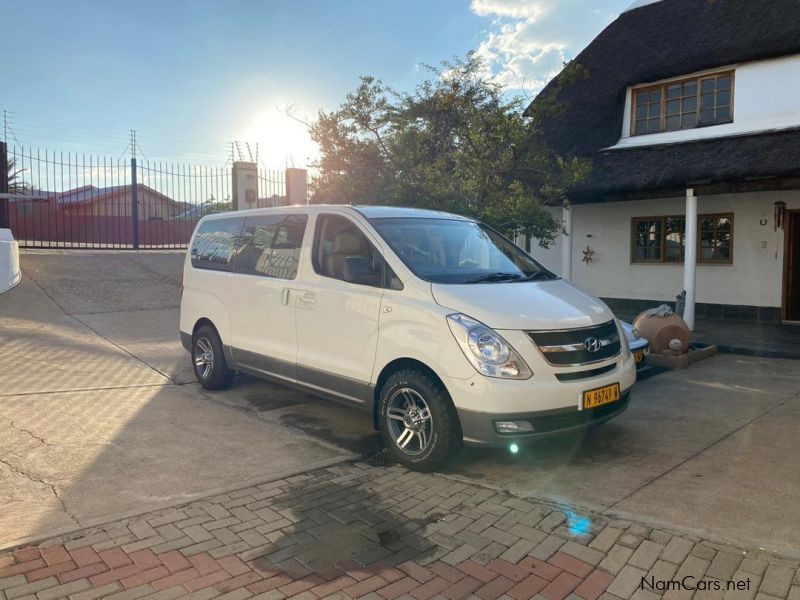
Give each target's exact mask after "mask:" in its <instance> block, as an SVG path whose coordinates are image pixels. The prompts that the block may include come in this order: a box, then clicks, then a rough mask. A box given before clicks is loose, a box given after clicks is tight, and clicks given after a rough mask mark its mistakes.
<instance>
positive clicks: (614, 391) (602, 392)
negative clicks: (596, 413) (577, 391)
mask: <svg viewBox="0 0 800 600" xmlns="http://www.w3.org/2000/svg"><path fill="white" fill-rule="evenodd" d="M617 400H619V384H618V383H612V384H611V385H606V386H603V387H601V388H597V389H595V390H587V391H585V392H583V408H594V407H596V406H601V405H603V404H608V403H609V402H615V401H617Z"/></svg>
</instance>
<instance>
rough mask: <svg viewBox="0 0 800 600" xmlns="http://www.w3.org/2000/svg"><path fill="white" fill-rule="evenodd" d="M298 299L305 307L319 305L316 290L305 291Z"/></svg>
mask: <svg viewBox="0 0 800 600" xmlns="http://www.w3.org/2000/svg"><path fill="white" fill-rule="evenodd" d="M297 301H298V303H299V304H300V306H302V307H303V308H314V307H315V306H316V305H317V295H316V294H315V293H314V292H303V293H302V294H301V295H300V296H299V297H298V298H297Z"/></svg>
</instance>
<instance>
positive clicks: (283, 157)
mask: <svg viewBox="0 0 800 600" xmlns="http://www.w3.org/2000/svg"><path fill="white" fill-rule="evenodd" d="M300 118H303V119H304V116H301V117H300ZM304 120H305V119H304ZM242 140H243V141H246V142H249V143H250V148H251V151H252V152H253V154H254V155H255V151H256V150H255V146H254V144H256V143H257V144H258V155H259V163H260V164H261V165H263V166H265V167H267V168H268V169H285V168H286V167H301V168H302V167H306V168H307V167H309V166H310V165H311V163H313V162H314V161H315V160H316V159H317V157H318V156H319V148H318V146H317V144H316V143H315V142H314V141H313V140H312V139H311V136H310V135H309V132H308V128H307V127H306V125H304V124H303V123H300V122H298V121H297V120H295V119H293V118H292V117H290V116H289V115H287V114H286V113H285V112H283V111H282V110H281V109H279V108H277V107H271V108H268V109H265V110H263V111H262V112H261V113H260V114H259V115H258V116H256V117H255V118H254V119H253V121H252V123H251V124H250V125H249V127H248V128H247V129H245V132H244V135H243V137H242Z"/></svg>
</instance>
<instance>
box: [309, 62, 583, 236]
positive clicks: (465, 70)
mask: <svg viewBox="0 0 800 600" xmlns="http://www.w3.org/2000/svg"><path fill="white" fill-rule="evenodd" d="M426 68H427V69H428V72H429V73H430V76H429V77H428V78H427V79H426V80H425V81H423V82H422V83H421V84H420V85H419V86H417V88H416V89H415V90H414V92H413V93H405V94H403V93H398V92H396V91H394V90H392V89H391V88H389V87H387V86H385V85H384V84H383V83H382V82H381V81H380V80H379V79H376V78H374V77H362V78H361V80H360V83H359V85H358V87H357V88H356V89H355V90H354V91H353V92H351V93H349V94H348V95H347V97H346V98H345V101H344V102H343V103H342V105H341V106H340V107H339V108H338V109H336V110H334V111H331V112H325V111H321V112H320V113H319V116H318V119H317V121H316V122H315V123H313V124H312V126H311V136H312V138H313V139H314V140H315V141H316V142H317V143H318V144H319V146H320V149H321V158H320V160H319V162H318V163H317V165H316V167H317V168H318V169H319V177H318V178H316V180H315V181H314V182H313V183H312V189H311V191H312V201H313V202H331V203H360V204H390V205H400V206H412V207H419V208H432V209H437V210H445V211H449V212H454V213H459V214H463V215H468V216H471V217H476V218H479V219H481V220H484V221H486V222H488V223H490V224H492V225H494V226H495V227H497V228H499V229H501V230H503V231H505V232H512V233H522V234H525V235H529V236H532V237H535V238H536V239H537V240H538V241H539V244H540V245H542V246H543V247H547V246H548V245H550V244H551V243H552V241H553V240H554V239H555V237H556V236H557V235H558V233H559V232H560V223H558V222H556V221H555V220H554V219H553V218H552V216H551V214H550V213H549V212H548V211H546V210H545V209H544V208H543V207H544V206H545V205H558V204H560V203H561V202H563V200H564V198H565V191H566V190H568V189H569V188H570V187H571V186H572V185H574V184H575V183H577V182H579V181H581V180H582V179H583V178H584V177H585V176H586V174H587V170H588V167H587V164H586V163H585V162H583V161H578V160H569V161H568V160H564V159H561V158H559V157H558V156H555V155H554V154H552V153H551V152H549V151H548V150H547V149H546V147H545V145H544V144H543V142H542V139H541V134H540V132H539V130H538V128H537V117H540V115H536V114H534V115H533V116H531V117H526V116H524V115H523V101H522V99H521V98H519V97H513V98H508V97H507V96H506V94H505V93H504V91H503V89H502V88H501V86H499V85H498V84H496V83H494V82H492V81H491V80H490V79H489V78H488V77H487V76H486V71H485V69H484V66H483V64H482V63H481V61H480V59H479V58H478V57H477V56H476V55H475V54H474V53H470V54H468V55H467V57H466V59H464V60H461V59H459V60H455V61H453V62H443V63H442V64H441V65H440V66H439V67H431V66H426ZM545 105H546V108H547V109H548V110H552V106H551V105H550V104H548V103H543V106H545Z"/></svg>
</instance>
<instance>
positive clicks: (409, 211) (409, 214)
mask: <svg viewBox="0 0 800 600" xmlns="http://www.w3.org/2000/svg"><path fill="white" fill-rule="evenodd" d="M326 208H337V209H349V210H352V211H355V212H358V213H360V214H361V215H363V216H364V217H366V218H367V219H383V218H392V217H394V218H412V219H414V218H416V219H454V220H458V221H470V220H471V219H469V218H467V217H462V216H460V215H455V214H452V213H447V212H443V211H439V210H428V209H423V208H406V207H403V206H374V205H368V204H298V205H293V206H275V207H271V208H251V209H248V210H243V211H237V212H235V213H234V212H232V211H229V212H224V213H215V214H213V215H208V217H209V218H215V217H231V216H234V215H238V214H239V213H242V214H243V215H253V214H256V215H257V214H264V213H266V214H269V213H270V212H273V211H281V212H285V211H289V210H292V209H304V210H309V211H319V210H325V209H326Z"/></svg>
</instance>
